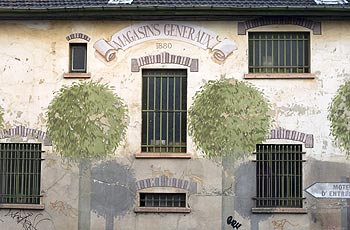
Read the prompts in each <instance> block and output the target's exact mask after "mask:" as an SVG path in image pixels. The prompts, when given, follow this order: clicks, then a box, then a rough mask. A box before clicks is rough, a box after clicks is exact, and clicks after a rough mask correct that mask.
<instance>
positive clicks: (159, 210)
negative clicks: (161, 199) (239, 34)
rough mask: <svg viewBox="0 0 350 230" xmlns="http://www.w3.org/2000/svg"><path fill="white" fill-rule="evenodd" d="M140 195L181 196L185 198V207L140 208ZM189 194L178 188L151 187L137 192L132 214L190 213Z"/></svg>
mask: <svg viewBox="0 0 350 230" xmlns="http://www.w3.org/2000/svg"><path fill="white" fill-rule="evenodd" d="M141 194H161V195H162V194H164V195H168V194H174V195H176V194H179V195H180V194H181V195H184V196H185V206H183V207H168V206H166V207H165V206H142V205H141ZM188 202H189V193H188V191H186V190H183V189H179V188H163V187H162V188H161V187H152V188H146V189H142V190H139V191H138V192H137V207H135V209H134V212H136V213H190V212H191V209H190V208H189V204H188Z"/></svg>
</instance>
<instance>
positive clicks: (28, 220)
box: [4, 209, 51, 230]
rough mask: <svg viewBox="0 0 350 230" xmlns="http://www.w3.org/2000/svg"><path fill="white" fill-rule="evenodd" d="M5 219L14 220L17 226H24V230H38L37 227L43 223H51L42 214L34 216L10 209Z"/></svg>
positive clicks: (30, 213)
mask: <svg viewBox="0 0 350 230" xmlns="http://www.w3.org/2000/svg"><path fill="white" fill-rule="evenodd" d="M4 217H10V218H12V219H13V220H14V221H15V222H16V223H17V224H19V225H22V227H23V229H24V230H38V228H37V226H38V225H39V224H40V223H41V222H43V221H51V220H50V219H49V218H45V217H43V214H42V213H38V214H34V213H32V212H27V211H24V210H12V209H10V210H9V211H8V212H7V213H6V214H5V215H4Z"/></svg>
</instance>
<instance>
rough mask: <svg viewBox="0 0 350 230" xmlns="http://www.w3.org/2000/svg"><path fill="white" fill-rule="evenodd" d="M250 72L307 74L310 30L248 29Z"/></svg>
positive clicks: (308, 70) (308, 71) (308, 69)
mask: <svg viewBox="0 0 350 230" xmlns="http://www.w3.org/2000/svg"><path fill="white" fill-rule="evenodd" d="M248 40H249V41H248V45H249V48H248V49H249V73H310V33H309V32H250V33H249V35H248Z"/></svg>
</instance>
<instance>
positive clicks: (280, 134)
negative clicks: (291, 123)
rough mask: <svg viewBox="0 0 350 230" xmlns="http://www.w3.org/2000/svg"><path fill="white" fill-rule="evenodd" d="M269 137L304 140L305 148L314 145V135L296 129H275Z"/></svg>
mask: <svg viewBox="0 0 350 230" xmlns="http://www.w3.org/2000/svg"><path fill="white" fill-rule="evenodd" d="M267 139H286V140H293V141H298V142H302V143H304V144H305V148H313V147H314V135H313V134H306V133H302V132H298V131H295V130H288V129H283V128H278V129H273V130H271V132H270V133H269V135H268V137H267Z"/></svg>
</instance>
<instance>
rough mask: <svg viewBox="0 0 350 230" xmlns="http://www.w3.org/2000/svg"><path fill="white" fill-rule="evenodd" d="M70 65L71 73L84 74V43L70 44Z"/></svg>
mask: <svg viewBox="0 0 350 230" xmlns="http://www.w3.org/2000/svg"><path fill="white" fill-rule="evenodd" d="M69 49H70V64H69V71H70V72H71V73H86V71H87V67H86V62H87V52H86V50H87V46H86V43H70V44H69Z"/></svg>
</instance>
